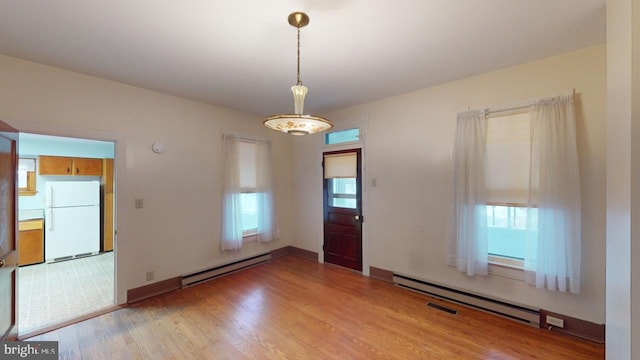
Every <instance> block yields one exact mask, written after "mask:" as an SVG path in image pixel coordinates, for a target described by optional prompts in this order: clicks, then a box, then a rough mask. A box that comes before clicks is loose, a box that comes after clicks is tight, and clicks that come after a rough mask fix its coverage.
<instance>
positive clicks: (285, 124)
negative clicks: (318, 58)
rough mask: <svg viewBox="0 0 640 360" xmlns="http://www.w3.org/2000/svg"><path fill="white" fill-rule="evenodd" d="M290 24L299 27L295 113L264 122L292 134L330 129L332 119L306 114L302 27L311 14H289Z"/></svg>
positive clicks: (294, 88) (275, 116) (268, 125)
mask: <svg viewBox="0 0 640 360" xmlns="http://www.w3.org/2000/svg"><path fill="white" fill-rule="evenodd" d="M287 20H288V22H289V25H291V26H293V27H295V28H297V29H298V74H297V75H298V77H297V80H298V81H297V82H296V85H294V86H292V87H291V92H293V100H294V113H293V114H282V115H274V116H270V117H268V118H266V119H265V120H264V121H263V122H262V123H263V124H264V126H266V127H268V128H269V129H273V130H276V131H281V132H283V133H287V134H291V135H307V134H313V133H318V132H322V131H326V130H329V129H331V128H332V127H333V124H332V123H331V121H329V120H327V119H324V118H321V117H319V116H313V115H304V114H303V112H304V97H305V96H306V95H307V91H308V89H307V87H306V86H304V85H302V81H300V28H301V27H305V26H307V25H308V24H309V16H307V14H305V13H302V12H294V13H291V14H289V17H288V18H287Z"/></svg>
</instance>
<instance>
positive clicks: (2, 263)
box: [0, 259, 5, 268]
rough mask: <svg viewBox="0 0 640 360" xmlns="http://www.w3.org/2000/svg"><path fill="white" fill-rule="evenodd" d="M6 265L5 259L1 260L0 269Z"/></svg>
mask: <svg viewBox="0 0 640 360" xmlns="http://www.w3.org/2000/svg"><path fill="white" fill-rule="evenodd" d="M4 264H5V262H4V259H2V260H0V268H2V267H4Z"/></svg>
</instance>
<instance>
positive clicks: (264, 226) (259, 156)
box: [256, 141, 278, 242]
mask: <svg viewBox="0 0 640 360" xmlns="http://www.w3.org/2000/svg"><path fill="white" fill-rule="evenodd" d="M256 201H257V204H256V205H257V209H258V241H259V242H269V241H271V240H274V239H276V238H277V237H278V233H277V226H276V216H275V213H276V212H275V206H274V194H273V172H272V161H271V144H270V143H269V142H265V141H257V142H256Z"/></svg>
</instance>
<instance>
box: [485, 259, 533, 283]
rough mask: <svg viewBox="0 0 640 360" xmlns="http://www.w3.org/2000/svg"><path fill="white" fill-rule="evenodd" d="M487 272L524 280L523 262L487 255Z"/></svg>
mask: <svg viewBox="0 0 640 360" xmlns="http://www.w3.org/2000/svg"><path fill="white" fill-rule="evenodd" d="M489 274H491V275H496V276H502V277H506V278H509V279H514V280H519V281H524V262H523V261H520V260H513V259H507V258H501V257H497V256H489Z"/></svg>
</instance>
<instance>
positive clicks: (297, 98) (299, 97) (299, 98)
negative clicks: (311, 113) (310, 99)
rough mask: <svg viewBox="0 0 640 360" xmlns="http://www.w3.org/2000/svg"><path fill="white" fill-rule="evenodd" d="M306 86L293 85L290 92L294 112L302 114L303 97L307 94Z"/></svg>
mask: <svg viewBox="0 0 640 360" xmlns="http://www.w3.org/2000/svg"><path fill="white" fill-rule="evenodd" d="M307 91H308V90H307V87H306V86H304V85H293V86H292V87H291V92H292V93H293V101H294V107H295V110H294V113H296V114H299V115H302V113H303V112H304V97H305V95H307Z"/></svg>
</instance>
